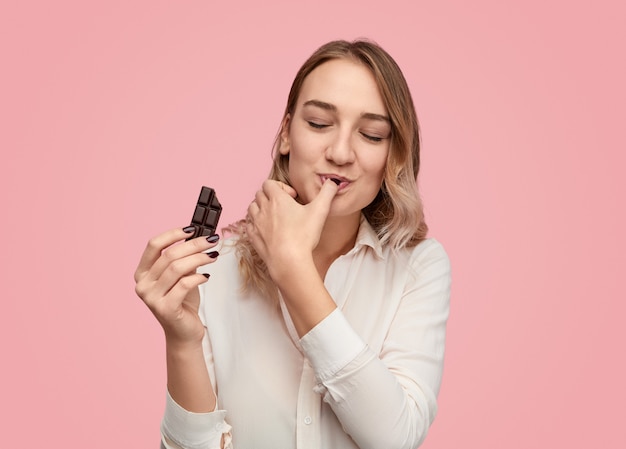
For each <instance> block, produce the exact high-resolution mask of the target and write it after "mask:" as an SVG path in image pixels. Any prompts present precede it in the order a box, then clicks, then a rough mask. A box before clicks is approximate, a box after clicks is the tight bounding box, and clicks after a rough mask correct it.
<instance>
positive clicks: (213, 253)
mask: <svg viewBox="0 0 626 449" xmlns="http://www.w3.org/2000/svg"><path fill="white" fill-rule="evenodd" d="M206 255H207V256H209V257H210V258H211V259H215V258H216V257H217V256H219V255H220V253H218V252H217V251H211V252H210V253H207V254H206Z"/></svg>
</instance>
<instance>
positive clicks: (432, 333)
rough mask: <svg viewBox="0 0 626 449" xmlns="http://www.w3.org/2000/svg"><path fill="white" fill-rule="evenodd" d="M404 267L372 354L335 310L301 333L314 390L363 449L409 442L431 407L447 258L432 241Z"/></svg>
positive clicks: (419, 433)
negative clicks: (397, 296)
mask: <svg viewBox="0 0 626 449" xmlns="http://www.w3.org/2000/svg"><path fill="white" fill-rule="evenodd" d="M414 254H416V253H415V252H414ZM409 269H411V270H412V272H413V273H412V275H409V276H408V279H409V281H407V284H406V285H405V288H404V290H403V294H402V298H401V301H400V304H399V307H398V309H397V311H396V313H395V316H394V319H393V321H392V323H391V326H390V329H389V332H388V334H387V337H386V338H385V341H384V343H383V346H382V349H381V351H380V353H379V354H376V353H374V351H373V350H372V349H370V348H369V347H367V346H366V345H365V343H363V341H362V340H361V339H360V338H359V336H358V335H357V334H356V333H355V331H354V330H353V329H352V327H351V326H350V324H349V323H348V321H347V320H346V318H345V317H344V316H343V314H342V312H340V311H339V310H335V311H334V312H333V313H331V314H330V315H329V316H328V317H327V318H326V319H325V320H323V321H322V322H321V323H319V324H318V325H317V326H316V327H315V328H313V329H312V330H311V331H310V332H309V333H307V334H306V335H305V336H304V337H302V339H301V345H302V348H303V350H304V351H305V353H306V354H307V357H308V358H309V361H310V363H311V365H312V366H313V369H314V370H315V373H316V379H317V382H318V386H317V388H316V391H318V392H319V393H320V394H322V397H323V400H324V401H325V402H327V403H328V404H329V405H330V407H331V408H332V409H333V411H334V413H335V415H336V416H337V418H338V419H339V421H340V422H341V424H342V426H343V428H344V430H345V431H346V432H347V433H348V434H349V435H350V436H351V437H352V439H353V440H354V441H355V442H356V444H357V445H358V446H359V447H360V448H362V449H375V448H381V447H385V448H389V449H392V448H398V449H399V448H407V449H408V448H415V447H417V446H418V445H419V444H421V442H422V441H423V440H424V438H425V437H426V433H427V431H428V428H429V427H430V425H431V423H432V421H433V419H434V417H435V414H436V412H437V394H438V392H439V386H440V383H441V377H442V372H443V357H444V347H445V331H446V322H447V319H448V313H449V300H450V286H451V276H450V263H449V260H448V256H447V254H446V253H445V251H444V249H443V247H442V246H441V245H439V244H438V243H435V244H433V245H430V246H429V247H428V248H426V249H425V250H424V251H420V252H417V255H416V256H413V257H412V259H411V261H410V267H409ZM338 342H341V344H338Z"/></svg>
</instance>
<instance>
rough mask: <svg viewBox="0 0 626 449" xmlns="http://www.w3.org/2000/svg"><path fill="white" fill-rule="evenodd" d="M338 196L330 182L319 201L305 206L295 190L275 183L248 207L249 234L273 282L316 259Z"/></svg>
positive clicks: (263, 187)
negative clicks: (314, 257)
mask: <svg viewBox="0 0 626 449" xmlns="http://www.w3.org/2000/svg"><path fill="white" fill-rule="evenodd" d="M336 193H337V185H336V184H335V183H334V182H332V181H331V180H329V179H328V180H326V182H325V183H324V184H323V185H322V188H321V189H320V192H319V194H318V195H317V197H315V199H313V201H311V202H310V203H309V204H305V205H302V204H300V203H298V202H297V201H296V200H295V198H296V196H297V192H296V191H295V190H294V189H293V187H291V186H289V185H287V184H285V183H282V182H279V181H273V180H267V181H265V182H264V183H263V186H262V188H261V190H259V191H258V192H257V193H256V196H255V199H254V201H253V202H252V203H250V206H249V207H248V223H247V225H246V231H247V234H248V237H249V238H250V241H251V243H252V245H253V246H254V248H255V249H256V251H257V253H259V255H260V256H261V258H262V259H263V260H264V261H265V263H266V265H267V267H268V270H269V273H270V276H271V277H272V279H274V280H275V281H276V280H277V278H276V277H277V276H280V275H281V274H286V273H288V272H289V267H290V266H293V264H294V263H298V262H299V261H300V260H302V258H305V257H309V258H310V257H312V253H313V250H314V249H315V247H316V246H317V244H318V242H319V239H320V236H321V233H322V229H323V228H324V224H325V223H326V218H327V217H328V212H329V210H330V205H331V203H332V200H333V198H334V197H335V194H336Z"/></svg>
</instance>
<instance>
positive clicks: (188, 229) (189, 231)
mask: <svg viewBox="0 0 626 449" xmlns="http://www.w3.org/2000/svg"><path fill="white" fill-rule="evenodd" d="M195 230H196V228H195V227H194V226H187V227H184V228H183V232H185V233H187V234H190V233H192V232H193V231H195Z"/></svg>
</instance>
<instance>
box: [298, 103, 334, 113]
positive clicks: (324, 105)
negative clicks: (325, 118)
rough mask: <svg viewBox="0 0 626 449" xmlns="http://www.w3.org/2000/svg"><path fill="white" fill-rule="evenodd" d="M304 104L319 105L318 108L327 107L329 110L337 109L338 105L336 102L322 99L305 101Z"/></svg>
mask: <svg viewBox="0 0 626 449" xmlns="http://www.w3.org/2000/svg"><path fill="white" fill-rule="evenodd" d="M302 106H317V107H318V108H322V109H326V110H327V111H337V106H335V105H334V104H330V103H326V102H325V101H320V100H309V101H305V102H304V104H303V105H302Z"/></svg>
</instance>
